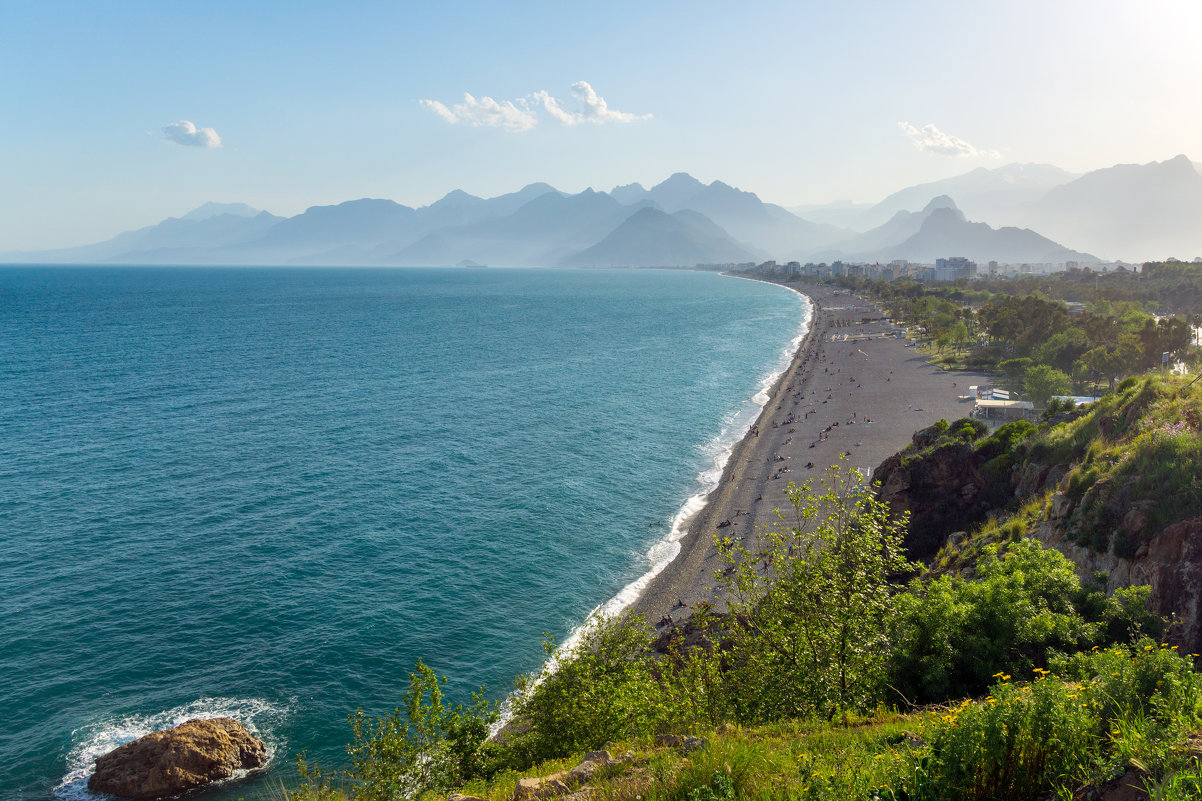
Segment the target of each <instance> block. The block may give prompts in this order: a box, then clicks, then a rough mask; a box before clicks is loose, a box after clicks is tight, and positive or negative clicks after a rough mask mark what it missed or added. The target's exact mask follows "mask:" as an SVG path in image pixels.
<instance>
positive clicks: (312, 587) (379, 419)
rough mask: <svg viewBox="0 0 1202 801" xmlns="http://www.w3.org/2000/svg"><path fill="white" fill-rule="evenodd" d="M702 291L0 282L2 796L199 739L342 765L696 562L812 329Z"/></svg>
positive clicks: (326, 272)
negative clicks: (223, 734)
mask: <svg viewBox="0 0 1202 801" xmlns="http://www.w3.org/2000/svg"><path fill="white" fill-rule="evenodd" d="M807 315H808V304H807V303H806V301H805V300H804V299H803V298H802V297H800V296H799V295H797V294H795V293H793V292H790V291H787V290H784V289H781V288H780V287H776V286H770V285H767V284H763V283H757V282H754V281H747V280H739V279H734V278H727V277H722V276H719V275H716V274H712V273H697V272H685V271H622V270H614V271H552V270H499V269H486V270H466V269H460V270H434V269H431V270H420V269H398V270H352V269H299V268H298V269H293V268H275V269H219V268H213V269H208V268H185V269H178V268H177V269H158V268H111V267H91V268H41V267H30V268H23V267H0V797H3V798H5V799H20V800H21V801H24V800H25V799H49V798H58V799H85V798H90V797H92V796H90V794H89V793H88V792H87V790H86V789H85V787H84V783H85V782H86V777H87V775H88V774H89V772H90V766H91V763H92V761H93V760H94V759H95V757H96V756H98V755H99V754H101V753H104V752H105V751H107V750H109V749H111V748H113V747H115V746H117V745H119V744H121V743H123V742H126V741H128V740H130V739H132V738H134V737H136V736H140V735H141V734H145V733H147V732H149V731H152V730H154V729H158V728H164V727H166V726H169V725H172V724H174V723H178V722H182V721H183V720H185V719H187V718H189V717H193V716H198V715H199V716H216V715H232V716H234V717H237V718H239V719H240V720H242V721H243V722H244V723H247V724H248V725H249V726H250V727H251V728H252V729H253V730H254V731H256V732H257V733H258V734H259V735H260V736H261V737H263V738H264V739H265V740H266V741H267V743H268V746H269V749H270V751H271V754H272V763H271V764H272V770H271V771H270V772H269V774H268V775H267V776H266V777H260V778H258V779H252V780H249V781H245V782H241V783H237V784H233V785H227V786H226V787H224V788H222V789H219V790H217V791H215V792H213V793H211V794H209V795H208V796H206V797H208V798H214V799H229V798H236V797H246V798H258V797H263V798H267V797H272V798H279V797H280V793H279V781H280V780H281V779H283V780H285V781H287V780H288V779H289V777H290V776H291V775H292V772H293V768H292V765H293V764H294V762H293V760H294V756H295V754H296V753H297V752H299V751H307V752H308V755H309V757H310V758H311V759H315V760H317V761H318V762H321V763H323V764H326V765H330V766H339V765H341V764H343V762H344V760H345V750H344V745H345V743H346V742H348V741H349V739H350V736H351V732H350V728H349V726H348V725H347V722H346V716H347V714H348V713H350V712H353V711H354V710H355V709H356V708H358V707H362V708H363V709H364V710H365V711H367V712H369V713H371V714H382V713H385V712H387V711H388V710H390V709H391V708H392V707H393V706H395V705H397V704H399V703H400V701H401V697H402V694H403V692H404V690H405V686H406V683H407V675H408V671H409V670H410V669H411V668H412V667H413V664H414V662H415V660H417V659H418V658H419V657H420V658H421V659H423V660H425V661H426V663H427V664H429V665H430V666H432V667H433V668H434V669H435V670H436V671H437V672H438V673H439V674H444V675H446V676H448V677H449V682H448V693H449V695H450V696H451V697H452V698H453V699H456V700H467V696H468V694H469V692H470V690H472V689H475V688H477V687H479V686H480V685H484V686H485V688H486V693H487V695H488V696H489V697H490V698H494V699H500V698H503V697H504V696H505V695H506V694H507V693H508V691H509V690H510V689H511V687H512V680H513V677H514V676H515V675H517V674H519V673H523V672H530V671H534V670H537V669H538V668H539V666H540V664H541V663H542V661H543V659H544V654H543V650H542V646H541V644H540V638H541V635H542V634H543V633H544V632H549V633H550V634H551V635H552V636H554V637H555V638H556V640H557V641H559V642H562V641H564V640H565V638H568V637H570V636H571V634H572V632H573V631H575V630H576V629H577V628H578V627H579V626H580V625H581V624H582V623H583V622H584V621H585V620H586V619H587V618H588V617H589V615H590V613H591V612H593V611H594V610H595V609H597V607H598V606H599V605H603V604H606V603H608V604H609V607H610V608H615V607H618V606H621V605H622V604H623V603H625V602H628V601H629V600H630V598H632V597H633V596H634V594H635V593H636V592H637V590H638V588H639V586H641V584H640V582H641V580H643V579H645V577H646V576H647V574H648V572H649V571H651V570H653V569H655V567H656V566H657V565H659V564H662V563H663V562H664V560H666V559H667V558H670V556H671V555H672V554H673V553H674V546H673V543H672V539H673V538H674V537H675V536H676V534H678V533H679V531H678V530H674V529H673V528H672V522H673V519H674V518H675V517H676V516H677V515H678V514H679V513H680V512H681V511H682V509H686V508H695V507H696V506H697V505H698V502H699V493H703V492H705V491H706V490H708V489H709V488H710V487H712V485H713V483H714V482H715V481H716V479H717V477H718V472H719V471H718V469H717V468H718V466H719V465H720V464H721V463H722V461H723V460H724V458H725V453H726V452H727V450H728V449H729V447H730V445H731V444H732V443H733V442H734V441H736V440H737V439H738V438H739V437H740V436H741V435H742V433H743V431H744V430H745V429H746V427H747V426H748V425H749V424H750V422H751V421H752V420H753V419H754V417H755V416H756V415H757V414H758V411H759V407H758V406H757V405H756V396H757V395H758V396H759V399H758V402H759V403H763V402H765V401H766V395H765V394H764V392H763V390H764V389H765V387H766V385H767V382H768V380H769V379H770V378H771V377H772V375H773V374H774V373H776V372H778V371H779V370H781V369H782V368H783V367H784V365H785V363H786V361H787V354H788V353H789V351H790V350H791V347H793V346H795V342H796V338H797V337H798V336H799V335H800V334H801V332H802V331H803V329H804V324H805V321H806V319H807Z"/></svg>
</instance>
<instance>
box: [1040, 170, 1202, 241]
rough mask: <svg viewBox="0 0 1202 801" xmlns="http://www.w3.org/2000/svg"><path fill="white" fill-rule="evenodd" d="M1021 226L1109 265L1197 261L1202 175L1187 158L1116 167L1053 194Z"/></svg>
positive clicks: (1201, 223) (1201, 232) (1201, 234)
mask: <svg viewBox="0 0 1202 801" xmlns="http://www.w3.org/2000/svg"><path fill="white" fill-rule="evenodd" d="M1020 219H1021V220H1022V221H1023V222H1026V223H1027V224H1028V225H1038V226H1039V229H1040V230H1041V231H1045V232H1047V233H1048V234H1049V235H1051V236H1054V237H1056V238H1057V239H1060V240H1063V241H1066V242H1069V241H1071V242H1073V243H1080V246H1082V247H1087V248H1089V249H1090V250H1092V251H1095V252H1097V253H1099V254H1101V255H1102V256H1103V257H1105V258H1109V259H1116V258H1117V259H1123V260H1126V261H1136V262H1139V261H1150V260H1154V259H1164V258H1167V257H1169V256H1174V257H1177V258H1181V259H1187V260H1188V259H1192V258H1193V257H1195V256H1202V175H1199V173H1198V170H1196V169H1195V168H1194V165H1193V163H1191V162H1190V160H1189V159H1188V158H1186V157H1185V156H1177V157H1176V158H1173V159H1170V160H1168V161H1161V162H1152V163H1150V164H1142V165H1139V164H1120V165H1117V166H1114V167H1109V168H1106V169H1103V170H1095V171H1094V172H1090V173H1087V174H1085V175H1083V176H1081V177H1080V178H1077V179H1076V180H1074V181H1071V182H1069V183H1066V184H1064V185H1063V186H1059V187H1056V188H1054V189H1052V190H1050V191H1048V192H1047V193H1045V194H1044V195H1043V196H1042V197H1041V198H1040V199H1039V200H1037V201H1035V202H1032V203H1029V204H1027V205H1026V206H1025V207H1024V208H1023V209H1022V214H1021V217H1020Z"/></svg>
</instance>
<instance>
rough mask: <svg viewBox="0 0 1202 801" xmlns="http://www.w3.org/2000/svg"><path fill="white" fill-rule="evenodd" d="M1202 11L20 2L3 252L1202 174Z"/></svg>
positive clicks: (1071, 0) (619, 3) (1, 154)
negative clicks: (362, 212) (369, 208)
mask: <svg viewBox="0 0 1202 801" xmlns="http://www.w3.org/2000/svg"><path fill="white" fill-rule="evenodd" d="M1199 31H1202V3H1199V2H1197V0H1146V2H1142V3H1132V2H1127V1H1122V2H1120V1H1117V0H997V1H994V0H969V2H959V3H949V2H947V0H939V2H931V1H929V0H907V1H906V2H902V1H901V0H895V1H894V2H879V1H877V0H859V2H856V3H830V2H811V1H810V0H787V1H782V2H756V1H755V0H747V1H746V2H743V3H738V4H736V3H729V2H708V0H689V1H688V2H677V1H676V0H661V1H652V2H648V0H639V2H624V0H608V1H607V2H605V3H590V4H587V5H585V4H580V3H573V2H564V0H557V2H521V1H520V0H508V2H455V1H454V0H440V1H439V2H429V0H423V1H422V2H408V1H404V0H393V2H346V3H329V2H307V1H306V0H292V2H253V0H238V1H237V2H227V1H226V0H207V1H206V2H203V3H176V2H162V1H161V0H155V2H139V1H137V0H123V2H118V3H114V2H111V0H106V1H105V2H99V1H97V2H59V1H58V0H0V75H3V76H4V79H3V80H0V251H12V250H34V249H43V248H52V247H66V246H72V245H79V244H85V243H91V242H97V241H101V240H104V239H108V238H109V237H111V236H113V235H115V234H117V233H119V232H121V231H124V230H130V229H135V228H139V227H142V226H145V225H151V224H153V223H156V222H158V221H159V220H162V219H164V218H166V217H171V216H181V215H183V214H185V213H187V212H188V211H190V210H191V209H193V208H196V207H197V206H199V205H201V204H203V203H205V202H206V201H217V202H242V203H248V204H250V205H252V206H255V207H256V208H261V209H266V210H268V211H271V212H272V213H274V214H279V215H293V214H297V213H299V212H301V211H303V210H304V209H305V208H307V207H309V206H313V205H324V204H330V203H339V202H342V201H345V200H351V199H356V198H361V197H383V198H391V199H393V200H396V201H397V202H399V203H404V204H406V205H411V206H420V205H425V204H428V203H432V202H434V201H435V200H437V199H438V198H439V197H441V196H442V195H444V194H446V193H447V192H449V191H451V190H453V189H462V190H465V191H467V192H470V193H472V194H475V195H480V196H484V197H490V196H494V195H499V194H503V193H506V192H512V191H515V190H517V189H520V188H521V187H522V186H524V185H526V184H529V183H532V182H535V181H545V182H547V183H549V184H551V185H553V186H555V187H556V188H558V189H560V190H562V191H565V192H578V191H581V190H583V189H585V188H586V187H593V188H594V189H597V190H601V191H607V190H609V189H612V188H613V187H614V186H617V185H622V184H627V183H631V182H636V181H637V182H640V183H642V184H643V185H644V186H647V187H650V186H652V185H654V184H656V183H658V182H660V181H662V180H663V179H664V178H666V177H668V176H669V175H671V174H672V173H674V172H679V171H684V172H688V173H690V174H692V175H693V176H694V177H696V178H698V179H700V180H702V181H704V182H707V183H708V182H710V181H714V180H721V181H724V182H726V183H728V184H731V185H733V186H737V187H739V188H741V189H744V190H747V191H751V192H755V193H756V194H758V195H759V196H760V198H761V199H763V200H765V201H768V202H775V203H780V204H781V205H785V206H794V205H799V204H810V203H815V204H816V203H825V202H828V201H834V200H854V201H857V202H866V203H869V202H876V201H879V200H881V199H882V198H883V197H885V196H886V195H888V194H889V193H891V192H893V191H896V190H898V189H901V188H903V187H905V186H909V185H913V184H916V183H923V182H927V181H932V180H937V179H940V178H946V177H950V176H953V175H958V174H961V173H964V172H968V171H969V170H972V169H974V168H977V167H989V168H992V167H999V166H1002V165H1004V164H1008V163H1013V162H1023V163H1026V162H1035V163H1042V164H1054V165H1056V166H1059V167H1061V168H1063V169H1066V170H1070V171H1073V172H1085V171H1088V170H1092V169H1098V168H1102V167H1108V166H1111V165H1113V164H1116V163H1147V162H1150V161H1162V160H1165V159H1168V158H1172V157H1173V156H1175V155H1177V154H1179V153H1185V154H1186V155H1188V156H1190V158H1192V159H1194V160H1195V161H1199V160H1202V103H1200V102H1199V99H1200V98H1202V64H1200V63H1199V61H1198V59H1197V52H1196V50H1197V48H1196V45H1197V41H1196V40H1197V36H1198V33H1199Z"/></svg>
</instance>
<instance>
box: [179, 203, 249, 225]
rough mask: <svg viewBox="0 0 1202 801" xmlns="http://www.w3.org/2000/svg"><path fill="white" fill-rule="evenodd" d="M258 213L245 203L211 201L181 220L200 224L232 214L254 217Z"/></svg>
mask: <svg viewBox="0 0 1202 801" xmlns="http://www.w3.org/2000/svg"><path fill="white" fill-rule="evenodd" d="M258 213H259V209H256V208H254V207H252V206H248V205H246V204H245V203H214V202H213V201H209V202H208V203H205V204H204V205H202V206H198V207H197V208H194V209H192V211H190V212H188V213H187V214H185V215H184V216H183V217H180V219H181V220H191V221H192V222H200V221H201V220H207V219H209V218H210V217H220V216H221V215H222V214H232V215H234V216H235V217H254V216H257V215H258Z"/></svg>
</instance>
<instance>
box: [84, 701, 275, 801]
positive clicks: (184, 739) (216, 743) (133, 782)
mask: <svg viewBox="0 0 1202 801" xmlns="http://www.w3.org/2000/svg"><path fill="white" fill-rule="evenodd" d="M266 762H267V748H266V746H265V745H264V744H263V741H262V740H258V739H256V738H254V737H252V736H251V734H250V732H248V731H247V730H246V727H245V726H243V725H242V724H241V723H239V722H238V721H236V720H234V719H232V718H212V719H207V720H205V719H197V720H189V721H188V722H186V723H181V724H180V725H178V726H176V727H175V728H174V729H167V730H165V731H156V732H153V733H151V734H148V735H146V736H145V737H140V738H138V739H137V740H134V741H133V742H132V743H126V744H125V745H123V746H121V747H120V748H117V749H115V750H113V751H110V752H108V753H107V754H105V755H104V756H102V757H100V758H99V759H97V760H96V772H95V773H93V774H92V777H91V778H90V779H88V789H89V790H92V791H94V792H98V793H109V794H111V795H117V796H122V797H123V798H138V799H148V798H165V797H167V796H172V795H178V794H180V793H182V792H184V791H185V790H191V789H193V788H194V787H201V786H203V785H205V784H209V783H210V782H215V781H220V780H222V779H228V778H230V777H231V776H233V775H234V773H235V772H236V771H239V770H253V769H255V768H261V767H263V765H264V764H266Z"/></svg>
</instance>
